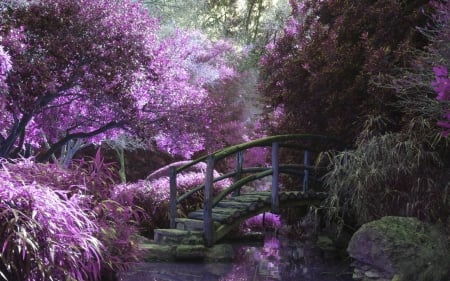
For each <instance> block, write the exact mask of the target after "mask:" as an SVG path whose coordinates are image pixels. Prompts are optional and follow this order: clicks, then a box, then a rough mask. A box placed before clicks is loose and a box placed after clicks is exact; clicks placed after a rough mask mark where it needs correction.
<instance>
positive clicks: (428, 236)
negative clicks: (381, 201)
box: [347, 217, 450, 281]
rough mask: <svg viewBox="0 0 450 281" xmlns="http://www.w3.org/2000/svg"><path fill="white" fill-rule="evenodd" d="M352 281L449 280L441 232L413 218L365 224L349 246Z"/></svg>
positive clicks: (449, 254)
mask: <svg viewBox="0 0 450 281" xmlns="http://www.w3.org/2000/svg"><path fill="white" fill-rule="evenodd" d="M347 251H348V253H349V255H350V256H351V257H352V258H353V259H355V262H354V264H353V265H354V267H355V273H354V274H353V278H354V279H355V280H363V281H369V280H370V281H372V280H377V281H381V280H398V281H400V280H401V281H409V280H415V281H447V280H450V276H449V271H450V248H449V241H448V240H447V237H446V236H445V235H444V233H443V232H442V231H441V230H440V229H439V228H438V227H436V226H433V225H430V224H427V223H424V222H421V221H419V220H418V219H416V218H407V217H384V218H382V219H380V220H376V221H372V222H369V223H367V224H364V225H363V226H362V227H361V228H360V229H359V230H358V231H357V232H356V233H355V234H354V235H353V237H352V239H351V240H350V243H349V245H348V248H347Z"/></svg>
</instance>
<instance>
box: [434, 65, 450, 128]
mask: <svg viewBox="0 0 450 281" xmlns="http://www.w3.org/2000/svg"><path fill="white" fill-rule="evenodd" d="M433 72H434V75H435V79H436V80H435V81H434V82H433V83H432V86H433V89H434V91H435V92H436V93H437V97H436V99H437V100H439V101H441V102H447V103H448V102H449V101H450V79H449V78H448V72H447V68H446V67H445V66H436V67H433ZM442 117H443V120H441V121H439V122H437V125H438V126H440V127H442V128H443V131H442V136H444V137H446V136H448V135H449V134H450V108H449V107H446V108H445V109H444V114H443V116H442Z"/></svg>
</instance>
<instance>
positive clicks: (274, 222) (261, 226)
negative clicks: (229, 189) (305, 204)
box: [242, 213, 281, 230]
mask: <svg viewBox="0 0 450 281" xmlns="http://www.w3.org/2000/svg"><path fill="white" fill-rule="evenodd" d="M280 227H281V218H280V216H279V215H276V214H272V213H264V214H259V215H256V216H254V217H251V218H249V219H248V220H246V221H245V222H244V223H243V224H242V229H243V230H246V229H251V230H265V229H279V228H280Z"/></svg>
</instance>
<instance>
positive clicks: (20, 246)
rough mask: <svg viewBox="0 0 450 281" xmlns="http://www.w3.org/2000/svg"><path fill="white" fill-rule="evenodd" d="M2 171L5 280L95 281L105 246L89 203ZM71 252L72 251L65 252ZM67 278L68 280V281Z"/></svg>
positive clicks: (1, 271) (2, 268) (0, 238)
mask: <svg viewBox="0 0 450 281" xmlns="http://www.w3.org/2000/svg"><path fill="white" fill-rule="evenodd" d="M13 166H14V164H9V163H8V164H7V163H3V168H2V169H0V187H1V188H0V210H1V222H2V223H0V233H1V235H0V241H2V244H1V245H2V250H1V256H2V261H1V262H0V276H2V275H3V277H5V278H6V279H7V280H64V279H65V280H95V279H97V278H98V277H99V273H100V266H101V254H102V251H103V246H102V244H101V242H100V241H99V240H98V239H97V238H96V237H95V236H96V233H97V232H98V231H99V229H98V227H97V225H96V223H95V222H94V214H93V212H92V211H91V210H89V209H86V205H87V204H86V203H87V202H89V201H90V199H89V198H88V197H87V196H85V195H83V194H82V193H81V192H77V193H71V194H70V196H68V195H69V194H68V192H67V191H65V190H54V189H53V188H52V187H49V186H46V185H45V184H41V183H39V182H35V181H32V182H28V181H26V180H24V179H23V178H22V177H21V176H22V175H21V174H18V173H15V172H14V171H11V170H9V169H8V168H9V167H13ZM69 249H70V250H69ZM66 278H67V279H66Z"/></svg>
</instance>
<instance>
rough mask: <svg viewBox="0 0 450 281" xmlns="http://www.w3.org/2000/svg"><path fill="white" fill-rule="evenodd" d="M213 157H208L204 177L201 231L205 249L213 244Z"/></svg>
mask: <svg viewBox="0 0 450 281" xmlns="http://www.w3.org/2000/svg"><path fill="white" fill-rule="evenodd" d="M214 161H215V160H214V156H212V155H209V156H208V160H207V166H206V175H205V202H204V205H203V231H204V236H205V242H206V246H207V247H211V246H212V245H213V244H214V237H213V221H212V199H213V194H212V193H213V180H214Z"/></svg>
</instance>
